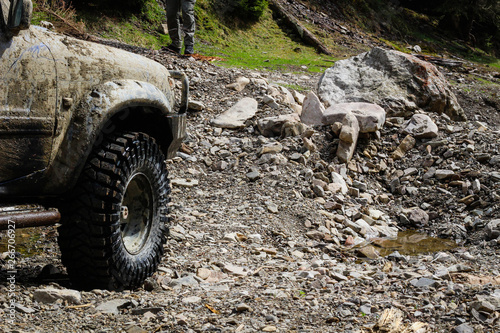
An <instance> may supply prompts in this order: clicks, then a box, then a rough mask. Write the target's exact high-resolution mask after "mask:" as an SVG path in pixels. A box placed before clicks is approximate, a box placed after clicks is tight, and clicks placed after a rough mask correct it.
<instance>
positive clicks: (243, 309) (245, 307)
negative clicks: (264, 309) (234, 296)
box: [235, 303, 253, 312]
mask: <svg viewBox="0 0 500 333" xmlns="http://www.w3.org/2000/svg"><path fill="white" fill-rule="evenodd" d="M235 310H236V311H237V312H247V311H249V312H251V311H253V309H252V307H251V306H250V305H248V304H245V303H240V304H238V305H236V308H235Z"/></svg>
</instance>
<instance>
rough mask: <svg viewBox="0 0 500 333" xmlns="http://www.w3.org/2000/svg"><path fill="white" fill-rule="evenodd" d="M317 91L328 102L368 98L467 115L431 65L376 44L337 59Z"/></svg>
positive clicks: (391, 107)
mask: <svg viewBox="0 0 500 333" xmlns="http://www.w3.org/2000/svg"><path fill="white" fill-rule="evenodd" d="M318 94H319V97H320V98H321V99H322V100H323V101H325V102H326V103H328V104H329V105H334V104H338V103H346V102H368V103H375V104H378V105H381V106H382V107H383V108H384V109H386V111H391V112H394V113H408V111H410V112H411V111H414V110H416V109H417V108H421V109H424V110H426V111H432V112H437V113H440V114H441V113H445V114H447V115H448V116H449V117H450V118H452V119H453V120H465V119H466V116H465V113H464V111H463V109H462V108H461V107H460V105H459V104H458V101H457V98H456V96H455V95H454V94H453V92H452V91H451V89H450V86H449V84H448V82H447V81H446V79H445V77H444V76H443V74H441V73H440V72H439V70H438V69H437V68H436V67H435V66H434V65H432V64H430V63H428V62H425V61H422V60H420V59H418V58H417V57H414V56H411V55H408V54H405V53H402V52H398V51H391V50H384V49H382V48H378V47H376V48H374V49H372V50H371V51H369V52H365V53H362V54H360V55H357V56H355V57H352V58H350V59H346V60H340V61H337V62H336V63H335V66H334V67H332V68H329V69H327V70H326V71H325V73H324V74H323V76H322V77H321V79H320V82H319V85H318Z"/></svg>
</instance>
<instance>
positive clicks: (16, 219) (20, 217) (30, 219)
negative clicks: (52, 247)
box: [0, 205, 61, 230]
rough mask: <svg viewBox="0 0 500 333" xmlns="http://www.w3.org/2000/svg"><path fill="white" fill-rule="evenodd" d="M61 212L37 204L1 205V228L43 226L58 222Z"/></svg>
mask: <svg viewBox="0 0 500 333" xmlns="http://www.w3.org/2000/svg"><path fill="white" fill-rule="evenodd" d="M60 220H61V213H59V211H58V210H57V209H56V208H49V209H46V208H44V207H42V206H37V205H19V206H7V207H5V206H4V207H0V230H7V229H10V228H15V229H20V228H29V227H41V226H47V225H53V224H56V223H57V222H59V221H60Z"/></svg>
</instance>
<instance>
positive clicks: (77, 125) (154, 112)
mask: <svg viewBox="0 0 500 333" xmlns="http://www.w3.org/2000/svg"><path fill="white" fill-rule="evenodd" d="M173 101H174V99H173V95H172V93H171V91H167V92H165V91H162V90H160V89H158V88H157V87H156V86H154V85H152V84H150V83H147V82H140V81H135V80H115V81H111V82H106V83H104V84H102V85H99V86H97V87H94V88H93V89H92V90H91V91H90V92H89V93H88V94H87V95H84V97H83V98H82V99H81V101H80V102H79V103H78V104H76V105H75V106H74V107H71V106H69V107H68V106H67V107H68V110H67V111H65V110H63V111H61V120H64V121H63V123H64V124H67V126H66V127H65V128H64V126H62V127H61V128H59V129H58V131H59V132H60V134H59V135H58V137H57V138H58V139H57V140H56V141H58V142H55V143H54V150H53V152H54V155H55V156H54V158H53V161H52V163H50V166H49V169H48V173H47V182H46V183H45V189H44V192H45V193H51V194H59V193H61V192H63V191H64V190H67V189H68V187H72V186H73V185H74V184H75V183H76V180H77V178H78V175H79V174H80V172H81V170H82V168H83V166H84V164H85V162H86V160H87V158H88V156H89V154H90V152H91V151H92V148H93V147H95V146H97V145H99V144H100V143H101V142H102V140H103V138H104V136H105V135H107V134H110V133H112V132H114V131H115V130H116V129H117V126H119V125H118V123H120V122H127V119H128V118H130V119H141V118H137V117H142V116H147V117H148V119H152V120H154V121H155V122H159V123H160V124H161V125H162V126H165V135H169V136H170V137H171V136H172V135H171V133H170V134H169V131H171V129H170V128H169V126H170V125H169V121H168V119H169V118H171V117H173V116H176V114H175V113H173V112H172V110H173ZM71 110H72V111H71ZM65 112H68V113H70V114H71V116H70V117H69V118H70V119H64V118H66V117H68V116H67V115H64V113H65ZM151 125H152V126H153V125H154V124H151ZM155 125H158V124H155Z"/></svg>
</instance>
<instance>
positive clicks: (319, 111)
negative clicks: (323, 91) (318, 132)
mask: <svg viewBox="0 0 500 333" xmlns="http://www.w3.org/2000/svg"><path fill="white" fill-rule="evenodd" d="M324 112H325V107H324V106H323V104H322V103H321V101H320V100H319V98H318V96H316V94H315V93H313V92H312V91H311V92H309V93H308V94H307V96H306V98H305V99H304V105H303V106H302V113H301V115H300V120H301V121H302V122H303V123H304V124H307V125H322V124H323V113H324Z"/></svg>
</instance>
